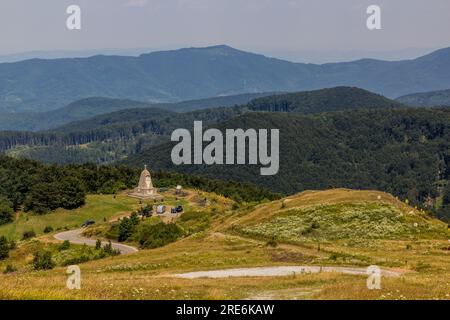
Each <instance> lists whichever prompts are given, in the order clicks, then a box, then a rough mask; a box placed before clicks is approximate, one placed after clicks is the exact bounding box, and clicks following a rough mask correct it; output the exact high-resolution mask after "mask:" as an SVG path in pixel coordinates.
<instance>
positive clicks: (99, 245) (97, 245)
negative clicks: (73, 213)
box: [95, 239, 102, 250]
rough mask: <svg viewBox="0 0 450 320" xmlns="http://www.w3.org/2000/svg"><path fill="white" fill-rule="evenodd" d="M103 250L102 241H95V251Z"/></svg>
mask: <svg viewBox="0 0 450 320" xmlns="http://www.w3.org/2000/svg"><path fill="white" fill-rule="evenodd" d="M101 248H102V242H101V241H100V239H97V241H95V250H100V249H101Z"/></svg>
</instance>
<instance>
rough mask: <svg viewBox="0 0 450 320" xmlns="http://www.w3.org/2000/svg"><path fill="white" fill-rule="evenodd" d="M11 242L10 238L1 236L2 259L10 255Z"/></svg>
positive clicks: (0, 256) (0, 250)
mask: <svg viewBox="0 0 450 320" xmlns="http://www.w3.org/2000/svg"><path fill="white" fill-rule="evenodd" d="M9 250H10V247H9V243H8V240H7V239H6V238H5V237H4V236H1V237H0V261H1V260H5V259H6V258H8V257H9Z"/></svg>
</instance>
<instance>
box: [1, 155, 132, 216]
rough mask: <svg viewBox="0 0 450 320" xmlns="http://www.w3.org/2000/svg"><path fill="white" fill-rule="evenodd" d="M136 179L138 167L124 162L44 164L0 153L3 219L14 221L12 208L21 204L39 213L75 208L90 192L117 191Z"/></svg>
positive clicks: (128, 185) (26, 208)
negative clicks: (126, 164)
mask: <svg viewBox="0 0 450 320" xmlns="http://www.w3.org/2000/svg"><path fill="white" fill-rule="evenodd" d="M136 179H137V174H136V170H133V169H130V168H127V167H123V166H121V167H119V166H107V167H97V166H96V165H90V164H86V165H78V166H77V165H69V166H57V165H53V166H44V165H42V164H40V163H38V162H35V161H30V160H19V159H12V158H9V157H0V223H8V222H11V221H12V218H13V212H12V211H17V210H18V209H19V208H21V207H22V208H23V209H24V210H25V211H33V212H35V213H39V214H43V213H46V212H48V211H51V210H55V209H57V208H65V209H75V208H78V207H80V206H81V205H83V204H84V203H85V197H86V194H87V193H115V192H117V191H119V190H122V189H126V188H131V187H132V186H133V185H134V184H135V183H136Z"/></svg>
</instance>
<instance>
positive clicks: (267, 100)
mask: <svg viewBox="0 0 450 320" xmlns="http://www.w3.org/2000/svg"><path fill="white" fill-rule="evenodd" d="M403 106H404V105H402V104H401V103H400V102H396V101H394V100H390V99H388V98H386V97H383V96H381V95H378V94H375V93H373V92H370V91H367V90H363V89H360V88H356V87H335V88H328V89H321V90H315V91H305V92H296V93H286V94H279V95H272V96H268V97H263V98H259V99H254V100H252V101H250V103H249V104H248V105H247V107H248V108H249V109H250V110H254V111H271V112H298V113H303V114H310V113H319V112H330V111H339V110H350V109H363V108H367V109H384V108H395V107H403Z"/></svg>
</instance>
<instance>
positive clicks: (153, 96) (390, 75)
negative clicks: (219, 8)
mask: <svg viewBox="0 0 450 320" xmlns="http://www.w3.org/2000/svg"><path fill="white" fill-rule="evenodd" d="M449 57H450V48H447V49H441V50H438V51H436V52H433V53H431V54H429V55H426V56H423V57H420V58H417V59H413V60H405V61H380V60H372V59H362V60H358V61H352V62H345V63H327V64H323V65H315V64H306V63H292V62H288V61H283V60H279V59H273V58H269V57H265V56H263V55H259V54H254V53H249V52H244V51H240V50H236V49H233V48H231V47H228V46H213V47H207V48H188V49H180V50H173V51H162V52H153V53H150V54H144V55H141V56H139V57H123V56H94V57H89V58H76V59H54V60H41V59H32V60H26V61H20V62H15V63H2V64H0V112H5V111H8V112H22V111H26V112H42V111H50V110H54V109H57V108H60V107H61V106H64V105H67V104H69V103H70V102H72V101H74V100H78V99H83V98H87V97H93V96H94V97H95V96H101V97H109V98H124V97H126V98H128V99H133V100H139V101H147V102H177V101H182V100H192V99H202V98H207V97H217V96H223V95H233V94H241V93H252V92H280V91H285V92H286V91H289V92H292V91H299V90H314V89H321V88H326V87H335V86H343V85H345V86H359V87H362V88H364V89H367V90H370V91H373V92H377V93H380V94H383V95H385V96H387V97H398V96H401V95H405V94H410V93H414V92H423V91H431V90H444V89H448V88H450V59H449Z"/></svg>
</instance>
